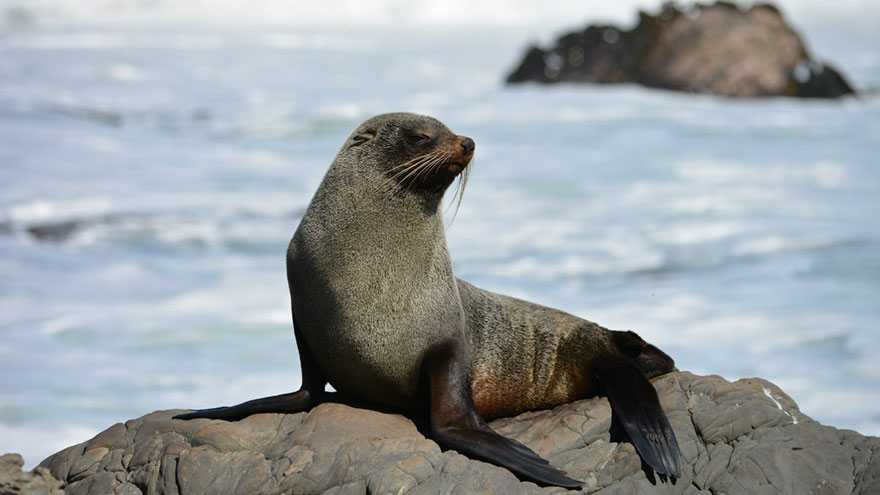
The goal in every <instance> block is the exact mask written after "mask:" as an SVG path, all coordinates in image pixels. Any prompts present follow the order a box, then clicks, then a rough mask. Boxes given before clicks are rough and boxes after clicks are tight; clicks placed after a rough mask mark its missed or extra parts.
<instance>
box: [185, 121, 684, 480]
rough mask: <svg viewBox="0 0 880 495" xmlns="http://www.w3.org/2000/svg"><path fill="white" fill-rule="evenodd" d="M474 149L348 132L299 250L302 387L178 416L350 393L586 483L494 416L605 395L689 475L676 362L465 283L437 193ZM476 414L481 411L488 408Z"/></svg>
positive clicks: (308, 402) (631, 427)
mask: <svg viewBox="0 0 880 495" xmlns="http://www.w3.org/2000/svg"><path fill="white" fill-rule="evenodd" d="M473 151H474V142H473V141H472V140H471V139H470V138H466V137H463V136H457V135H455V134H454V133H452V132H451V131H450V130H449V129H448V128H447V127H446V126H445V125H443V124H442V123H440V122H438V121H437V120H435V119H432V118H430V117H424V116H419V115H414V114H403V113H399V114H385V115H380V116H377V117H374V118H372V119H369V120H367V121H366V122H364V123H363V124H361V125H360V126H359V127H358V129H356V130H355V132H354V133H352V135H351V136H350V137H349V138H348V139H347V140H346V142H345V144H344V145H343V147H342V149H341V150H340V151H339V153H338V154H337V156H336V159H335V160H334V161H333V164H332V165H331V167H330V170H329V171H328V172H327V175H326V176H325V177H324V180H323V181H322V183H321V185H320V186H319V188H318V191H317V192H316V193H315V196H314V198H313V199H312V202H311V203H310V205H309V207H308V209H307V211H306V213H305V215H304V217H303V219H302V221H301V223H300V226H299V228H298V229H297V231H296V233H295V234H294V236H293V239H292V240H291V242H290V246H289V248H288V252H287V276H288V283H289V287H290V294H291V307H292V310H293V323H294V332H295V335H296V341H297V348H298V349H299V354H300V362H301V364H302V375H303V385H302V387H301V389H300V390H299V391H297V392H293V393H289V394H283V395H279V396H275V397H268V398H263V399H255V400H252V401H248V402H245V403H243V404H239V405H236V406H231V407H220V408H215V409H206V410H201V411H195V412H192V413H187V414H182V415H179V416H177V417H178V418H181V419H190V418H218V419H239V418H242V417H245V416H248V415H250V414H255V413H260V412H298V411H303V410H306V409H309V408H310V407H312V406H314V405H315V404H317V403H318V402H320V401H321V400H322V398H323V396H324V387H325V386H326V384H327V383H328V382H329V383H330V384H332V385H333V386H334V388H336V390H338V391H339V392H340V393H342V394H345V395H349V396H352V397H355V398H358V399H361V400H363V401H367V402H371V403H374V404H381V405H386V406H392V407H395V408H399V409H404V410H410V411H421V410H425V409H427V410H428V411H429V419H430V424H431V432H432V434H433V436H434V438H435V440H437V442H438V443H440V444H441V445H443V446H445V447H447V448H453V449H455V450H458V451H459V452H461V453H464V454H466V455H469V456H472V457H476V458H479V459H483V460H487V461H489V462H493V463H496V464H499V465H501V466H504V467H507V468H508V469H510V470H511V471H513V472H514V473H516V474H518V475H519V476H520V477H523V478H526V479H530V480H534V481H537V482H539V483H542V484H549V485H559V486H565V487H571V488H574V487H579V486H581V483H579V482H577V481H575V480H572V479H571V478H568V477H567V476H565V474H564V473H562V472H561V471H559V470H557V469H555V468H553V467H552V466H550V465H549V463H548V462H547V461H546V460H544V459H542V458H540V457H539V456H538V455H537V454H535V453H534V452H532V451H531V450H530V449H529V448H528V447H526V446H524V445H522V444H521V443H519V442H516V441H514V440H510V439H508V438H505V437H503V436H501V435H498V434H497V433H495V432H494V431H492V430H491V428H489V427H488V426H487V425H486V423H485V421H484V420H483V417H481V415H485V416H486V417H495V416H501V415H509V414H516V413H519V412H522V411H526V410H529V409H537V408H542V407H550V406H553V405H557V404H561V403H564V402H568V401H571V400H575V399H579V398H583V397H587V396H590V395H594V394H596V393H600V392H604V393H607V395H608V396H609V399H610V400H611V404H612V408H614V410H615V412H616V413H617V414H618V416H619V417H620V419H621V422H622V424H623V425H624V427H625V428H626V430H627V432H628V433H629V435H630V437H631V438H632V439H633V442H634V444H635V445H636V448H637V449H638V451H639V453H640V454H641V455H642V456H643V458H644V459H645V460H646V461H647V462H648V463H649V464H650V465H651V466H652V467H654V468H655V469H657V470H658V472H661V473H664V474H669V475H672V476H678V475H679V471H680V459H679V453H678V445H677V443H676V441H675V437H674V434H673V433H672V429H671V428H670V427H669V423H668V421H667V419H666V416H665V414H664V413H663V410H662V409H661V408H660V405H659V401H658V400H657V394H656V392H655V391H654V389H653V387H652V386H651V385H650V383H649V382H648V380H647V378H646V377H650V376H653V375H655V374H660V373H663V372H667V371H670V370H672V369H673V365H672V360H671V359H670V358H669V357H668V356H666V355H665V354H663V353H662V352H661V351H660V350H659V349H657V348H655V347H653V346H651V345H650V344H647V343H645V342H644V341H643V340H642V339H641V338H639V337H638V336H637V335H635V334H634V333H632V332H615V331H610V330H606V329H604V328H602V327H600V326H598V325H596V324H594V323H590V322H588V321H585V320H582V319H580V318H576V317H574V316H571V315H568V314H567V313H563V312H561V311H558V310H555V309H551V308H546V307H543V306H539V305H536V304H533V303H529V302H526V301H521V300H518V299H514V298H510V297H507V296H502V295H499V294H493V293H491V292H488V291H484V290H482V289H478V288H476V287H474V286H472V285H470V284H468V283H467V282H464V281H461V280H458V279H456V278H455V277H454V276H453V273H452V263H451V261H450V258H449V253H448V252H447V248H446V239H445V233H444V230H445V229H444V224H443V218H442V212H441V208H440V203H441V200H442V197H443V194H444V192H445V191H446V189H447V188H448V187H449V185H450V184H451V183H452V182H453V180H454V179H455V178H456V177H458V176H459V174H461V173H462V171H465V173H466V167H467V165H468V163H469V162H470V160H471V158H472V156H473ZM478 412H479V414H478Z"/></svg>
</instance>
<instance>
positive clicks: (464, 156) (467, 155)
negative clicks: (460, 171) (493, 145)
mask: <svg viewBox="0 0 880 495" xmlns="http://www.w3.org/2000/svg"><path fill="white" fill-rule="evenodd" d="M458 138H459V139H460V140H461V141H460V144H461V163H462V164H467V163H470V161H471V158H473V157H474V148H476V147H477V145H476V143H474V140H473V139H471V138H469V137H467V136H458Z"/></svg>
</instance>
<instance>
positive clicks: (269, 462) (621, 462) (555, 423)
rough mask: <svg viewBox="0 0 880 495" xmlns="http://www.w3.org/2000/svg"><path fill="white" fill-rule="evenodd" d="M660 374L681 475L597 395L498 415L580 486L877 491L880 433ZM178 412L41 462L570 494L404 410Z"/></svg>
mask: <svg viewBox="0 0 880 495" xmlns="http://www.w3.org/2000/svg"><path fill="white" fill-rule="evenodd" d="M653 383H654V386H655V387H656V389H657V392H658V395H659V397H660V401H661V403H662V404H663V408H664V409H665V410H666V411H667V414H668V416H669V421H670V423H671V424H672V427H673V428H674V429H675V433H676V435H677V437H678V441H679V444H680V446H681V453H682V475H681V478H680V479H678V480H675V482H674V483H673V481H672V480H669V479H660V478H659V477H656V478H655V476H654V475H653V473H652V472H650V471H649V469H650V468H645V469H648V471H646V470H643V467H642V463H641V461H640V459H639V456H638V454H637V453H636V451H635V449H634V448H633V446H632V444H630V443H629V442H628V441H625V440H622V439H621V438H620V435H619V434H618V433H617V428H615V427H613V426H612V415H611V408H610V406H609V405H608V401H607V400H606V399H605V398H602V397H597V398H592V399H587V400H582V401H578V402H575V403H571V404H566V405H563V406H560V407H557V408H555V409H553V410H546V411H535V412H530V413H525V414H521V415H519V416H517V417H514V418H503V419H499V420H496V421H494V422H492V423H491V426H492V427H493V428H494V429H496V430H497V431H499V432H500V433H502V434H504V435H507V436H509V437H512V438H515V439H517V440H519V441H521V442H523V443H525V444H526V445H528V446H529V447H531V448H532V449H534V450H535V451H536V452H538V453H539V454H541V455H542V456H544V457H545V458H547V459H549V460H550V462H551V463H552V464H553V465H554V466H556V467H558V468H560V469H563V470H565V471H566V472H567V473H568V474H569V475H570V476H572V477H573V478H576V479H579V480H583V481H584V488H583V490H582V491H583V492H584V493H614V494H636V493H644V494H655V493H659V494H709V493H724V494H727V495H734V494H756V493H773V494H802V493H822V494H851V493H856V494H865V495H868V494H874V493H880V455H878V454H880V439H878V438H875V437H865V436H862V435H860V434H858V433H856V432H853V431H846V430H838V429H836V428H832V427H829V426H823V425H821V424H819V423H817V422H816V421H814V420H812V419H810V418H809V417H807V416H805V415H804V414H803V413H802V412H800V410H798V407H797V405H796V404H795V403H794V401H792V399H791V398H789V397H788V396H787V395H785V393H783V392H782V391H781V390H780V389H779V388H777V387H776V386H775V385H773V384H772V383H769V382H767V381H764V380H760V379H746V380H740V381H738V382H735V383H730V382H728V381H726V380H724V379H722V378H720V377H716V376H706V377H702V376H695V375H692V374H690V373H671V374H668V375H665V376H662V377H659V378H656V379H654V380H653ZM179 412H181V411H180V410H173V411H158V412H154V413H152V414H148V415H146V416H144V417H142V418H138V419H134V420H131V421H127V422H125V423H119V424H116V425H113V426H111V427H110V428H109V429H107V430H106V431H104V432H102V433H100V434H98V435H97V436H96V437H95V438H93V439H91V440H89V441H87V442H85V443H81V444H79V445H75V446H73V447H70V448H68V449H65V450H63V451H61V452H59V453H57V454H54V455H52V456H51V457H49V458H48V459H46V460H45V461H43V462H42V463H41V464H40V466H41V467H42V468H46V469H48V470H49V471H50V472H51V473H52V475H53V476H54V477H56V478H58V479H59V480H62V481H63V482H64V484H65V485H64V493H66V494H120V495H121V494H125V495H136V494H188V493H211V494H249V495H251V494H281V493H284V494H289V493H296V494H299V493H327V494H342V493H345V494H363V493H372V494H378V493H395V494H396V493H414V494H425V493H497V494H520V493H522V494H530V493H548V494H549V493H565V492H566V490H564V489H562V488H558V487H546V488H541V487H538V486H537V485H535V484H533V483H530V482H522V481H520V480H518V479H517V478H516V477H515V476H514V475H513V474H511V473H510V472H509V471H507V470H506V469H504V468H500V467H497V466H494V465H491V464H487V463H485V462H480V461H476V460H471V459H468V458H467V457H464V456H462V455H460V454H458V453H456V452H454V451H445V452H444V451H442V450H441V449H440V447H439V446H438V445H437V444H436V443H434V442H433V441H432V440H430V439H429V438H426V437H425V436H424V435H422V433H421V432H420V430H419V429H418V427H417V426H416V424H414V423H413V421H411V420H410V419H408V418H406V417H404V416H401V415H398V414H387V413H382V412H377V411H373V410H368V409H357V408H354V407H351V406H348V405H343V404H339V403H325V404H322V405H319V406H318V407H316V408H315V409H313V410H312V411H311V412H308V413H299V414H258V415H254V416H251V417H249V418H246V419H244V420H241V421H238V422H225V421H219V420H208V419H196V420H190V421H182V420H173V419H171V416H173V415H174V414H177V413H179ZM612 430H614V431H615V433H609V432H610V431H612ZM19 466H20V464H19ZM37 469H40V468H37ZM0 486H5V485H2V484H0ZM0 492H2V490H0ZM13 493H15V492H13Z"/></svg>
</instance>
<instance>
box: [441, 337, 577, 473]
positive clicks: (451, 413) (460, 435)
mask: <svg viewBox="0 0 880 495" xmlns="http://www.w3.org/2000/svg"><path fill="white" fill-rule="evenodd" d="M459 352H460V351H459V350H458V344H457V343H455V342H450V343H448V344H446V345H444V346H440V347H439V348H437V349H432V350H431V351H430V353H429V356H428V358H427V359H426V360H425V364H424V367H425V372H426V374H427V376H428V382H429V386H430V390H429V393H430V400H431V404H430V405H431V413H430V414H431V432H432V433H433V435H434V440H436V441H437V443H439V444H440V445H442V446H443V447H446V448H450V449H454V450H457V451H458V452H459V453H461V454H464V455H466V456H468V457H472V458H476V459H481V460H484V461H487V462H491V463H492V464H496V465H498V466H502V467H505V468H507V469H509V470H510V471H512V472H513V473H514V474H516V475H517V476H518V477H520V478H521V479H525V480H529V481H534V482H537V483H539V484H542V485H553V486H562V487H565V488H580V487H581V486H583V483H581V482H579V481H576V480H573V479H571V478H569V477H568V476H566V475H565V473H564V472H562V471H560V470H558V469H556V468H554V467H553V466H551V465H550V463H549V462H547V461H546V460H545V459H543V458H541V456H539V455H538V454H536V453H535V452H533V451H532V450H531V449H529V448H528V447H526V446H525V445H523V444H521V443H519V442H517V441H516V440H511V439H509V438H506V437H504V436H501V435H499V434H498V433H495V432H494V431H492V429H491V428H489V426H488V425H487V424H486V422H485V421H483V418H481V417H480V416H479V415H478V414H477V410H476V406H474V400H473V397H472V396H471V384H470V378H469V373H468V362H467V360H466V359H465V358H463V357H461V355H460V354H459Z"/></svg>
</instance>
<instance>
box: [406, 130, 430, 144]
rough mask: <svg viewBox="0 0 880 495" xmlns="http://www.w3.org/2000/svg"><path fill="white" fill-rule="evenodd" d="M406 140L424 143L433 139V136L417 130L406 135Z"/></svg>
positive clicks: (411, 142)
mask: <svg viewBox="0 0 880 495" xmlns="http://www.w3.org/2000/svg"><path fill="white" fill-rule="evenodd" d="M406 140H407V141H408V142H409V143H410V144H424V143H427V142H428V141H430V140H431V136H429V135H427V134H424V133H421V132H417V133H414V134H410V135H408V136H406Z"/></svg>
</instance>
